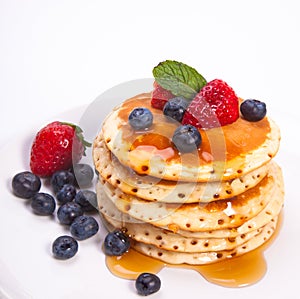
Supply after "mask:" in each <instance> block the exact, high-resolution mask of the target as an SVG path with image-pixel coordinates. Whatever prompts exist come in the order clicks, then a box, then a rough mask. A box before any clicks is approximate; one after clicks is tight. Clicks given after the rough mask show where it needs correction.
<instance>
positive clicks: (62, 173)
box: [50, 170, 75, 193]
mask: <svg viewBox="0 0 300 299" xmlns="http://www.w3.org/2000/svg"><path fill="white" fill-rule="evenodd" d="M50 183H51V186H52V188H53V191H54V193H57V192H58V191H59V190H60V189H61V188H62V187H63V186H64V185H66V184H70V185H74V183H75V178H74V174H73V173H72V172H70V171H68V170H59V171H56V172H55V173H54V174H53V175H52V177H51V180H50Z"/></svg>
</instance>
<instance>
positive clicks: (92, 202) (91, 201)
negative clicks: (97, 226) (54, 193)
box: [74, 190, 97, 212]
mask: <svg viewBox="0 0 300 299" xmlns="http://www.w3.org/2000/svg"><path fill="white" fill-rule="evenodd" d="M74 201H75V202H76V203H78V204H79V205H80V206H81V207H82V209H83V211H84V212H93V211H96V210H97V208H96V207H97V195H96V193H95V192H93V191H90V190H80V191H79V192H78V193H77V194H76V196H75V199H74Z"/></svg>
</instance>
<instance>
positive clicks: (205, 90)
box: [151, 79, 266, 153]
mask: <svg viewBox="0 0 300 299" xmlns="http://www.w3.org/2000/svg"><path fill="white" fill-rule="evenodd" d="M151 105H152V107H153V108H157V109H160V110H162V111H163V113H164V115H165V116H167V117H168V118H170V119H174V120H176V121H178V122H179V123H180V124H181V126H180V127H178V129H177V130H176V132H175V133H174V136H173V138H172V141H173V143H174V145H175V146H176V147H177V149H178V150H179V152H181V153H187V152H192V151H194V150H196V149H197V148H199V146H200V145H201V139H202V138H201V134H200V132H199V130H198V129H203V130H207V129H212V128H217V127H221V126H225V125H229V124H231V123H233V122H235V121H236V120H237V119H238V118H239V115H240V113H241V116H242V117H243V118H244V119H245V120H248V121H259V120H261V119H263V118H264V117H265V115H266V104H265V103H264V102H261V101H258V100H253V99H249V100H245V101H243V102H242V104H241V105H240V107H239V99H238V97H237V96H236V94H235V92H234V90H233V89H232V88H231V87H230V86H229V85H228V84H227V83H226V82H224V81H222V80H219V79H215V80H212V81H211V82H208V83H206V84H205V85H204V86H203V87H202V88H201V89H200V91H199V92H198V93H197V94H196V96H195V97H194V98H193V99H191V100H190V101H188V100H187V99H185V98H183V97H174V96H173V97H172V93H171V91H169V90H165V89H164V88H163V87H161V86H160V85H158V84H157V83H156V82H155V84H154V90H153V92H152V99H151Z"/></svg>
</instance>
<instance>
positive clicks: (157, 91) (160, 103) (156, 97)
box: [151, 82, 175, 110]
mask: <svg viewBox="0 0 300 299" xmlns="http://www.w3.org/2000/svg"><path fill="white" fill-rule="evenodd" d="M153 85H154V90H153V92H152V98H151V106H152V107H153V108H156V109H160V110H162V109H163V108H164V106H165V104H166V103H167V102H168V100H170V99H172V98H174V97H175V96H174V95H173V94H172V93H171V92H170V91H168V90H166V89H164V88H162V87H161V86H160V85H158V83H157V82H154V84H153Z"/></svg>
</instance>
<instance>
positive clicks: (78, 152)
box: [30, 121, 91, 177]
mask: <svg viewBox="0 0 300 299" xmlns="http://www.w3.org/2000/svg"><path fill="white" fill-rule="evenodd" d="M87 146H91V144H90V143H88V142H86V141H85V140H84V139H83V135H82V130H81V129H80V128H79V127H78V126H76V125H73V124H70V123H64V122H59V121H55V122H52V123H50V124H48V125H46V126H45V127H44V128H42V129H41V130H40V131H39V132H38V133H37V135H36V136H35V139H34V141H33V144H32V147H31V154H30V168H31V171H32V172H33V173H34V174H36V175H38V176H40V177H48V176H51V175H52V174H53V173H54V172H56V171H58V170H66V169H69V168H71V167H72V164H73V163H78V162H79V161H80V159H81V158H82V156H83V155H85V149H86V147H87Z"/></svg>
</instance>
